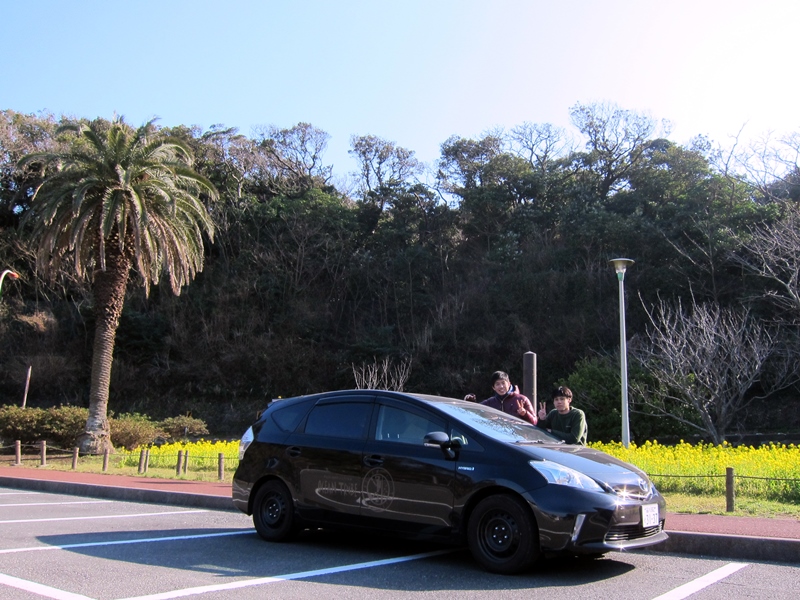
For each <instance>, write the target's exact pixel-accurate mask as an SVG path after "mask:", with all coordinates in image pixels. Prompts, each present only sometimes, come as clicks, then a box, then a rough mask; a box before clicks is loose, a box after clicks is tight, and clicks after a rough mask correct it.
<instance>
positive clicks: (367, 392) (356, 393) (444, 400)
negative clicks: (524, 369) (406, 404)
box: [269, 389, 474, 407]
mask: <svg viewBox="0 0 800 600" xmlns="http://www.w3.org/2000/svg"><path fill="white" fill-rule="evenodd" d="M339 396H346V397H349V398H352V397H365V398H368V397H373V396H381V397H384V398H395V399H398V400H403V399H406V400H407V399H412V400H417V401H420V402H423V403H425V404H433V405H435V404H474V402H469V401H466V400H461V399H459V398H448V397H447V396H437V395H434V394H418V393H416V392H396V391H392V390H373V389H355V390H332V391H329V392H317V393H315V394H306V395H303V396H294V397H291V398H275V399H273V400H271V401H270V403H269V406H270V407H274V406H275V404H276V403H284V402H286V403H287V404H293V403H294V402H301V401H304V400H319V399H322V398H336V397H339Z"/></svg>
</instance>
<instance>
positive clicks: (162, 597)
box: [123, 550, 456, 600]
mask: <svg viewBox="0 0 800 600" xmlns="http://www.w3.org/2000/svg"><path fill="white" fill-rule="evenodd" d="M452 552H456V550H437V551H435V552H424V553H423V554H412V555H411V556H400V557H398V558H386V559H383V560H371V561H369V562H363V563H356V564H352V565H342V566H340V567H330V568H328V569H316V570H314V571H301V572H299V573H289V574H287V575H275V576H273V577H259V578H258V579H245V580H244V581H234V582H232V583H219V584H215V585H202V586H198V587H193V588H184V589H182V590H173V591H171V592H163V593H160V594H151V595H148V596H135V597H131V598H124V599H123V600H171V599H172V598H184V597H186V596H195V595H197V594H208V593H210V592H224V591H226V590H235V589H239V588H245V587H253V586H258V585H267V584H270V583H279V582H281V581H291V580H292V579H306V578H307V577H319V576H320V575H332V574H335V573H345V572H347V571H356V570H359V569H370V568H372V567H382V566H384V565H394V564H397V563H403V562H408V561H412V560H420V559H422V558H430V557H432V556H439V555H441V554H450V553H452Z"/></svg>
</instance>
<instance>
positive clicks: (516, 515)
mask: <svg viewBox="0 0 800 600" xmlns="http://www.w3.org/2000/svg"><path fill="white" fill-rule="evenodd" d="M467 535H468V540H469V549H470V551H471V552H472V556H474V557H475V560H477V561H478V562H479V563H480V564H481V566H483V567H484V568H485V569H486V570H487V571H491V572H492V573H503V574H506V575H510V574H514V573H520V572H522V571H525V570H527V569H530V568H531V567H532V566H533V563H535V562H536V560H537V559H538V558H539V555H540V550H539V531H538V528H537V527H536V520H535V518H534V517H533V515H532V514H531V512H530V510H528V508H527V507H526V506H525V505H524V504H523V502H522V500H520V499H518V498H515V497H513V496H509V495H507V494H498V495H495V496H489V497H488V498H484V499H483V500H481V501H480V503H479V504H478V506H476V507H475V510H474V511H473V513H472V516H471V517H470V519H469V526H468V530H467Z"/></svg>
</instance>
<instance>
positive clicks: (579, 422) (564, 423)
mask: <svg viewBox="0 0 800 600" xmlns="http://www.w3.org/2000/svg"><path fill="white" fill-rule="evenodd" d="M539 427H541V428H542V429H549V430H550V433H552V434H553V435H554V436H556V437H557V438H558V439H561V440H564V441H565V442H566V443H567V444H581V445H582V446H585V445H586V436H587V434H588V433H589V428H588V427H587V425H586V415H585V414H584V413H583V411H582V410H581V409H579V408H570V409H569V412H568V413H567V414H565V415H562V414H560V413H559V412H558V411H557V410H556V409H553V410H551V411H550V412H549V413H547V417H546V418H545V419H543V420H540V421H539Z"/></svg>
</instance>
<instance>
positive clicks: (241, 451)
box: [239, 427, 254, 460]
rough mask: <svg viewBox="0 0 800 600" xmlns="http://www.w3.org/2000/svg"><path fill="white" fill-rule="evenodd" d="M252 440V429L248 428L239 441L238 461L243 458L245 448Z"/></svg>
mask: <svg viewBox="0 0 800 600" xmlns="http://www.w3.org/2000/svg"><path fill="white" fill-rule="evenodd" d="M253 438H254V436H253V428H252V427H248V428H247V431H245V432H244V435H243V436H242V439H241V440H239V460H242V459H243V458H244V453H245V451H246V450H247V447H248V446H249V445H250V444H251V443H252V441H253Z"/></svg>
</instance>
